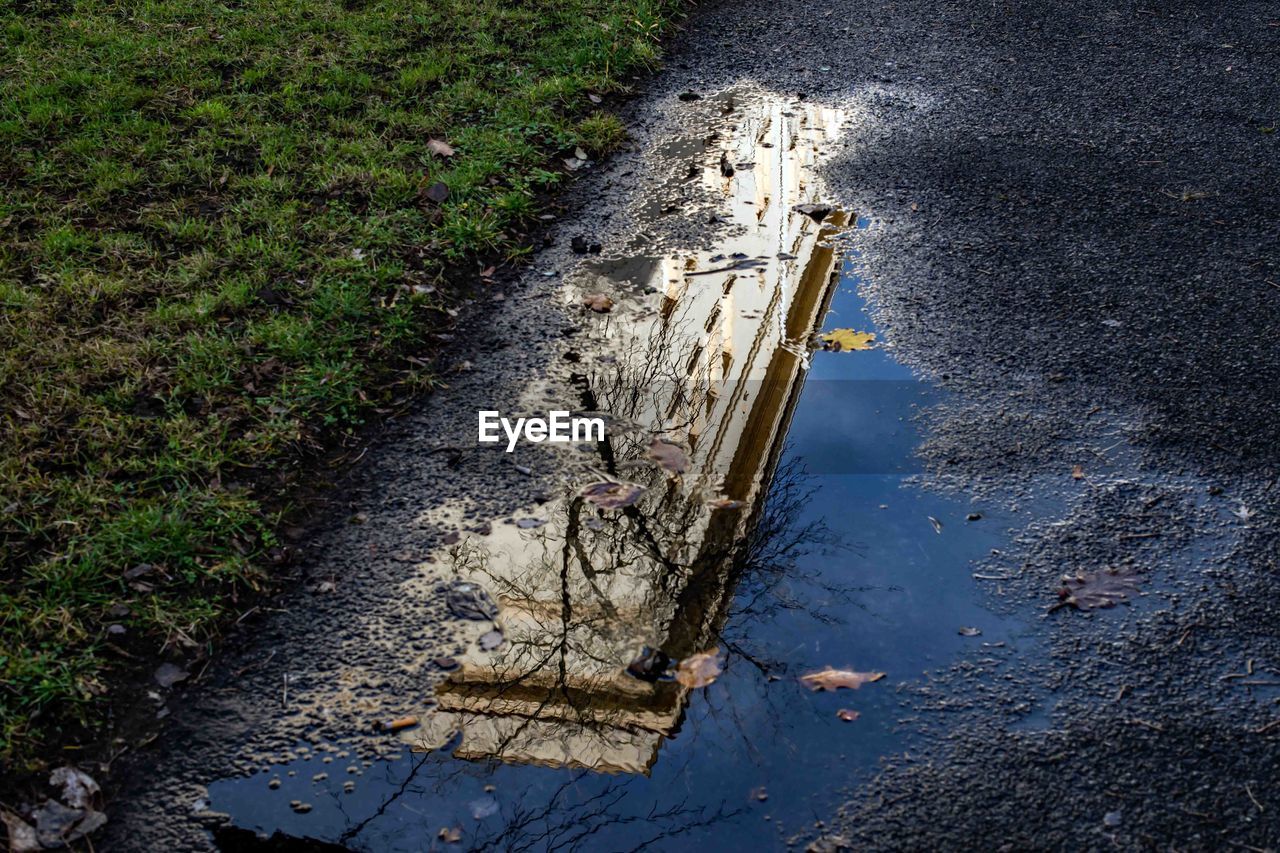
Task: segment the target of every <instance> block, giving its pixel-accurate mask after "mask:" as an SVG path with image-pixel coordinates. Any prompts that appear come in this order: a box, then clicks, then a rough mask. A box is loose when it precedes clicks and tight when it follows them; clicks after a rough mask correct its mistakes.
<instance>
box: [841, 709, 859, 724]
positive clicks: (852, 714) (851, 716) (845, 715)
mask: <svg viewBox="0 0 1280 853" xmlns="http://www.w3.org/2000/svg"><path fill="white" fill-rule="evenodd" d="M836 716H837V717H839V718H840V719H842V720H844V721H845V722H846V723H852V722H853V721H854V720H856V719H858V717H861V716H862V715H861V714H859V713H858V712H857V711H853V710H850V709H849V708H841V709H840V710H839V711H836Z"/></svg>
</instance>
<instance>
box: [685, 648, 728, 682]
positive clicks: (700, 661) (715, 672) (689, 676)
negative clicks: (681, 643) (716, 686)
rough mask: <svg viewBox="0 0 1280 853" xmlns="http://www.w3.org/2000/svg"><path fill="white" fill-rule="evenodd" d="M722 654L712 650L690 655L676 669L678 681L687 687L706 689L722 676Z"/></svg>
mask: <svg viewBox="0 0 1280 853" xmlns="http://www.w3.org/2000/svg"><path fill="white" fill-rule="evenodd" d="M720 672H721V666H720V652H719V650H717V649H712V650H711V651H709V652H699V653H698V654H696V655H689V656H688V657H687V658H685V659H684V660H682V661H680V666H678V667H677V668H676V681H678V682H680V683H681V684H683V685H684V686H685V687H706V686H707V685H708V684H711V683H713V682H714V681H715V680H716V678H717V677H718V676H719V675H720Z"/></svg>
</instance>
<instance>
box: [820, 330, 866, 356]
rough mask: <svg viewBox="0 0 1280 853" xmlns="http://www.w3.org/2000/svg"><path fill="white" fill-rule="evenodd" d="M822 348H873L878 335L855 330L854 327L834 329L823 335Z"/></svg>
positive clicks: (846, 350) (835, 350)
mask: <svg viewBox="0 0 1280 853" xmlns="http://www.w3.org/2000/svg"><path fill="white" fill-rule="evenodd" d="M821 338H822V348H823V349H824V350H829V351H830V352H849V351H851V350H864V349H871V344H872V342H873V341H875V339H876V336H875V335H874V334H872V333H871V332H855V331H854V330H853V329H834V330H832V331H830V332H827V333H826V334H824V335H821Z"/></svg>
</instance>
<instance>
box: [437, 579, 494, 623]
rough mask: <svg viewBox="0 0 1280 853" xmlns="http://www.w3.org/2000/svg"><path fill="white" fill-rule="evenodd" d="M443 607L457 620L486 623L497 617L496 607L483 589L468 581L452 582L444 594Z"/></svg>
mask: <svg viewBox="0 0 1280 853" xmlns="http://www.w3.org/2000/svg"><path fill="white" fill-rule="evenodd" d="M444 602H445V606H446V607H448V608H449V612H450V613H452V614H453V615H454V616H456V617H458V618H459V619H470V620H472V621H474V622H487V621H489V620H491V619H493V618H495V617H496V616H497V615H498V605H496V604H494V603H493V598H492V597H490V595H489V593H488V592H486V591H485V589H484V588H483V587H481V586H480V585H478V584H474V583H471V582H469V581H461V580H459V581H454V582H453V584H452V585H450V587H449V589H448V591H447V592H446V593H445V600H444Z"/></svg>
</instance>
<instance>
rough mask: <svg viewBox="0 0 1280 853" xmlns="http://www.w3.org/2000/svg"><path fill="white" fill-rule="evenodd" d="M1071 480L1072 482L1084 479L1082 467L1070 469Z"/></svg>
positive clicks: (1076, 466) (1077, 466)
mask: <svg viewBox="0 0 1280 853" xmlns="http://www.w3.org/2000/svg"><path fill="white" fill-rule="evenodd" d="M1071 479H1073V480H1083V479H1084V466H1083V465H1075V466H1073V467H1072V468H1071Z"/></svg>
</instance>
